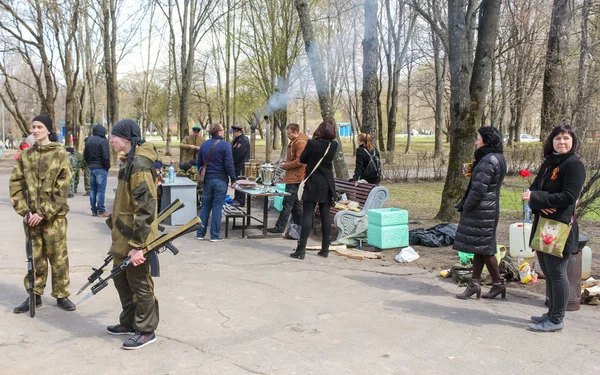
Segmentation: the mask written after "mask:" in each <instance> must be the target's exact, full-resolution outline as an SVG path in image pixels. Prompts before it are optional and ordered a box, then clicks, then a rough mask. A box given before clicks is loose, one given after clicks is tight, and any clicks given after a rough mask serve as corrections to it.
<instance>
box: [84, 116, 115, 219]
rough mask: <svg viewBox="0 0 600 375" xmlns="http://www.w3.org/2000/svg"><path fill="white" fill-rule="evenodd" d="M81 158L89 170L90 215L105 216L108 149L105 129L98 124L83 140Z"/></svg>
mask: <svg viewBox="0 0 600 375" xmlns="http://www.w3.org/2000/svg"><path fill="white" fill-rule="evenodd" d="M83 158H84V159H85V162H86V163H87V166H88V168H89V171H90V206H91V208H92V216H101V217H107V216H108V212H106V209H105V208H104V194H105V193H106V180H107V178H108V170H109V169H110V151H109V149H108V140H107V139H106V129H104V126H102V125H100V124H94V126H93V127H92V136H91V137H90V138H89V139H88V140H87V141H86V142H85V149H84V151H83Z"/></svg>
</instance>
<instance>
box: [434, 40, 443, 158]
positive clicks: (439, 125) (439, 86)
mask: <svg viewBox="0 0 600 375" xmlns="http://www.w3.org/2000/svg"><path fill="white" fill-rule="evenodd" d="M431 38H432V41H433V63H434V69H435V131H434V137H435V146H434V155H435V156H441V155H442V147H443V143H442V142H443V140H442V130H443V128H444V80H445V77H444V71H445V68H444V66H445V61H442V58H441V57H440V53H441V52H442V49H441V46H440V38H439V36H438V35H437V34H436V33H435V32H434V31H433V29H432V30H431ZM444 60H445V56H444Z"/></svg>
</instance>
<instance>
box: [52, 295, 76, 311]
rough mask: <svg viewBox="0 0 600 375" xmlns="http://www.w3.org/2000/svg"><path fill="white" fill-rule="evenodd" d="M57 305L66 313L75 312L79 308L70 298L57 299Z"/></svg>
mask: <svg viewBox="0 0 600 375" xmlns="http://www.w3.org/2000/svg"><path fill="white" fill-rule="evenodd" d="M56 305H57V306H58V307H60V308H61V309H63V310H65V311H73V310H75V309H76V308H77V306H75V304H74V303H73V302H71V300H70V299H69V297H65V298H57V299H56Z"/></svg>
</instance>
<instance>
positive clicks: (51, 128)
mask: <svg viewBox="0 0 600 375" xmlns="http://www.w3.org/2000/svg"><path fill="white" fill-rule="evenodd" d="M34 121H39V122H41V123H42V124H44V126H45V127H46V129H48V133H49V134H48V139H50V142H56V140H57V137H56V133H54V125H52V119H51V118H50V116H46V115H37V116H35V117H34V118H33V120H31V122H34Z"/></svg>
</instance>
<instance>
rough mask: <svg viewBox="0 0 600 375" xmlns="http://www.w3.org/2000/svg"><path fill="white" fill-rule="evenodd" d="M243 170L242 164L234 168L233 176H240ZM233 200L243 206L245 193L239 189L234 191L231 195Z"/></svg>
mask: <svg viewBox="0 0 600 375" xmlns="http://www.w3.org/2000/svg"><path fill="white" fill-rule="evenodd" d="M243 172H244V166H243V165H242V167H241V168H236V169H235V176H236V177H237V178H240V176H241V175H242V173H243ZM233 200H234V201H236V202H239V203H240V206H244V205H245V204H246V193H242V192H241V191H237V190H236V191H235V194H234V195H233Z"/></svg>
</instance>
